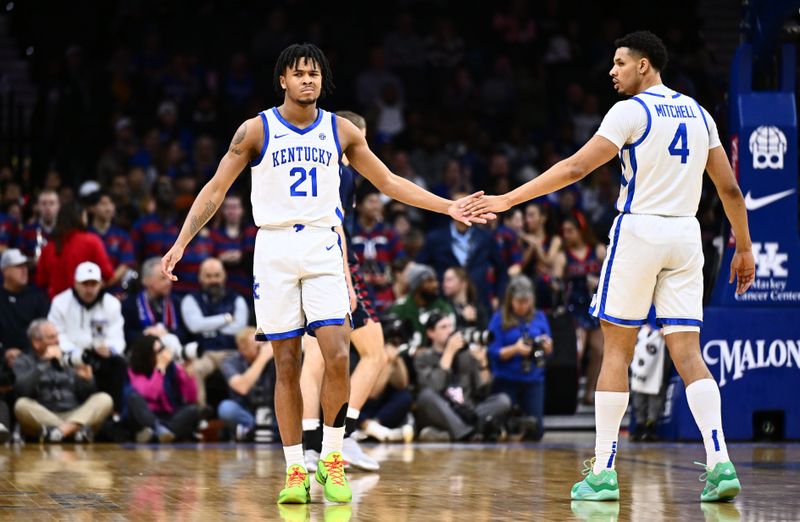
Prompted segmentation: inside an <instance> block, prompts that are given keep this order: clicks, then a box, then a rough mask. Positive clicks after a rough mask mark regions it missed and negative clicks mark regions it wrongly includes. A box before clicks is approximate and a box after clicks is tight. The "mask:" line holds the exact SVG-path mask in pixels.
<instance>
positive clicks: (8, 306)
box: [0, 285, 50, 355]
mask: <svg viewBox="0 0 800 522" xmlns="http://www.w3.org/2000/svg"><path fill="white" fill-rule="evenodd" d="M49 311H50V303H48V302H47V297H46V296H45V295H44V292H42V291H41V290H40V289H38V288H36V287H35V286H31V285H28V286H26V287H25V288H23V289H22V291H20V292H16V293H12V292H9V291H8V290H6V289H5V288H3V287H0V355H2V354H4V353H5V351H6V350H7V349H8V348H19V349H20V350H22V351H23V352H25V353H30V352H31V344H30V341H29V340H28V335H27V330H28V325H30V324H31V322H32V321H33V320H34V319H39V318H46V317H47V313H48V312H49Z"/></svg>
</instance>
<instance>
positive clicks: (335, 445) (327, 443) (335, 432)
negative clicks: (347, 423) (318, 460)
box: [320, 424, 344, 459]
mask: <svg viewBox="0 0 800 522" xmlns="http://www.w3.org/2000/svg"><path fill="white" fill-rule="evenodd" d="M343 440H344V426H342V427H341V428H334V427H333V426H326V425H324V424H323V425H322V453H321V454H320V457H322V458H323V459H324V458H325V457H327V456H328V455H330V453H331V452H333V451H338V452H341V451H342V441H343Z"/></svg>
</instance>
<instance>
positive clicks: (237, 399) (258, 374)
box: [217, 326, 277, 441]
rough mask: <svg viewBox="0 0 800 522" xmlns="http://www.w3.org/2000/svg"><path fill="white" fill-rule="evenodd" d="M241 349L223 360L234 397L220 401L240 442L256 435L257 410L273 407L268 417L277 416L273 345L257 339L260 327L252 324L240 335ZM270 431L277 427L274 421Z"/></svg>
mask: <svg viewBox="0 0 800 522" xmlns="http://www.w3.org/2000/svg"><path fill="white" fill-rule="evenodd" d="M236 348H237V349H238V352H236V353H234V354H233V355H229V356H228V357H227V358H226V359H225V360H224V361H222V375H224V376H225V382H227V383H228V388H229V389H230V398H228V399H225V400H224V401H222V402H220V403H219V406H218V408H217V414H218V415H219V418H220V419H221V420H223V421H224V422H225V424H226V425H227V426H228V429H229V430H230V432H231V433H232V434H233V435H234V437H235V439H236V440H237V441H249V440H253V438H254V437H255V430H256V413H257V410H258V409H259V408H265V409H267V410H269V411H268V412H265V413H266V414H265V415H262V416H264V417H271V418H273V419H274V415H273V414H272V412H273V411H274V398H273V395H274V392H275V362H274V361H273V357H272V344H270V343H269V342H261V341H256V329H255V328H253V327H252V326H248V327H247V328H245V329H244V330H242V331H241V332H239V333H238V334H236ZM271 424H272V425H270V426H265V427H264V429H265V430H267V431H273V430H275V429H276V428H277V425H274V424H275V423H274V421H273V422H272V423H271Z"/></svg>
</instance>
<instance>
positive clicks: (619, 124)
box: [597, 85, 720, 216]
mask: <svg viewBox="0 0 800 522" xmlns="http://www.w3.org/2000/svg"><path fill="white" fill-rule="evenodd" d="M597 134H598V135H600V136H603V137H604V138H607V139H609V140H610V141H612V142H613V143H614V144H615V145H617V146H618V147H619V148H620V151H619V159H620V163H621V165H622V188H621V189H620V194H619V200H618V201H617V210H618V211H620V212H623V213H632V214H653V215H660V216H694V215H696V214H697V207H698V205H699V203H700V195H701V191H702V185H703V172H704V171H705V168H706V161H707V160H708V151H709V149H713V148H715V147H718V146H720V141H719V135H718V133H717V126H716V124H715V123H714V120H713V119H712V118H711V116H710V115H709V114H708V112H706V111H705V110H704V109H703V108H702V107H700V104H698V103H697V102H696V101H695V100H693V99H692V98H689V97H688V96H684V95H682V94H680V93H677V92H675V91H672V90H670V89H668V88H667V87H665V86H664V85H657V86H654V87H651V88H650V89H648V90H647V91H645V92H642V93H640V94H638V95H636V96H634V97H633V98H630V99H628V100H625V101H621V102H618V103H617V104H616V105H614V107H612V108H611V110H610V111H608V114H606V117H605V118H603V123H602V124H601V125H600V129H598V131H597Z"/></svg>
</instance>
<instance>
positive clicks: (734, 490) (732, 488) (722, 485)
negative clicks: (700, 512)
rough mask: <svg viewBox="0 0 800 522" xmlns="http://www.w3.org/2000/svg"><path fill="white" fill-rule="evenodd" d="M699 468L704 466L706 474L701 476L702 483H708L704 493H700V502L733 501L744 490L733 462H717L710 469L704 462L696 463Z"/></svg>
mask: <svg viewBox="0 0 800 522" xmlns="http://www.w3.org/2000/svg"><path fill="white" fill-rule="evenodd" d="M695 464H697V465H698V466H703V467H704V468H705V470H706V472H705V473H703V474H702V475H700V482H704V481H705V483H706V487H704V488H703V492H702V493H700V502H718V501H726V500H733V498H734V497H735V496H736V495H738V494H739V492H740V491H741V490H742V485H741V484H740V483H739V477H738V476H737V475H736V468H734V467H733V463H732V462H731V461H728V462H717V465H716V466H714V467H713V468H709V467H708V466H706V465H705V464H703V463H702V462H695Z"/></svg>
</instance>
